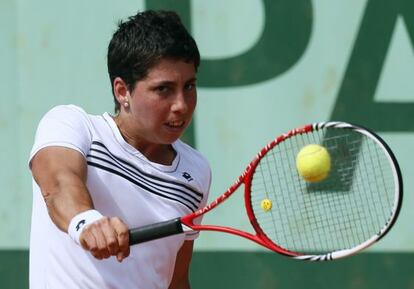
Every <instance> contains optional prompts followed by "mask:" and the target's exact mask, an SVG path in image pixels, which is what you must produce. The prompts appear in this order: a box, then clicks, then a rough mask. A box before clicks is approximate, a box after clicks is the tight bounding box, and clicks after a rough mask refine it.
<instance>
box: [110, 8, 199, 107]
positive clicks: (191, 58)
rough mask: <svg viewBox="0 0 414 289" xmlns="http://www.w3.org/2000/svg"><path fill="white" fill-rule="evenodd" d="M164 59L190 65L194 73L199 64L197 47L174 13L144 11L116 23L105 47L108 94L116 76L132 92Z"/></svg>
mask: <svg viewBox="0 0 414 289" xmlns="http://www.w3.org/2000/svg"><path fill="white" fill-rule="evenodd" d="M164 58H171V59H178V60H181V59H182V60H184V61H186V62H192V63H194V66H195V68H196V70H197V68H198V66H199V64H200V53H199V51H198V47H197V44H196V42H195V40H194V39H193V37H192V36H191V35H190V34H189V32H188V31H187V29H186V28H185V27H184V25H183V24H182V22H181V20H180V18H179V16H178V15H177V13H175V12H173V11H153V10H148V11H144V12H138V13H137V14H136V15H134V16H131V17H129V18H128V19H127V20H126V21H120V22H119V23H118V29H117V30H116V31H115V33H114V34H113V36H112V39H111V41H110V43H109V46H108V55H107V62H108V63H107V64H108V73H109V78H110V80H111V87H112V93H113V94H114V87H113V83H114V80H115V78H116V77H120V78H122V80H123V81H124V82H125V83H126V85H127V87H128V89H129V90H130V91H132V90H133V89H134V87H135V84H136V82H137V81H139V80H141V79H143V78H145V77H146V76H147V74H148V71H149V69H151V67H153V66H154V65H155V64H156V63H157V62H158V61H160V60H161V59H164ZM114 101H115V112H118V111H119V109H120V106H119V103H118V101H117V100H116V98H115V95H114Z"/></svg>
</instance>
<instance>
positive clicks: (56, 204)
mask: <svg viewBox="0 0 414 289" xmlns="http://www.w3.org/2000/svg"><path fill="white" fill-rule="evenodd" d="M31 166H32V174H33V178H34V180H35V181H36V183H37V184H38V186H39V187H40V190H41V192H42V195H43V198H44V200H45V203H46V206H47V209H48V212H49V215H50V217H51V219H52V221H53V222H54V223H55V224H56V226H57V227H58V228H59V229H61V230H62V231H64V232H67V228H68V225H69V222H70V221H71V219H72V218H73V217H74V216H75V215H77V214H78V213H80V212H82V211H86V210H88V209H91V208H93V203H92V199H91V197H90V195H89V192H88V189H87V188H86V178H87V177H86V176H87V165H86V161H85V159H84V157H83V155H81V154H80V153H79V152H77V151H75V150H72V149H68V148H62V147H47V148H44V149H42V150H40V151H39V152H38V153H37V154H36V155H35V156H34V158H33V160H32V162H31Z"/></svg>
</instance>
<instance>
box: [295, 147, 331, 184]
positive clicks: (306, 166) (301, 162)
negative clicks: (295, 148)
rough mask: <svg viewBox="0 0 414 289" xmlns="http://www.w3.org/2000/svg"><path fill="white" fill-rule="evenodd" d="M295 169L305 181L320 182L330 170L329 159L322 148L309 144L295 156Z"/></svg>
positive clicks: (327, 153)
mask: <svg viewBox="0 0 414 289" xmlns="http://www.w3.org/2000/svg"><path fill="white" fill-rule="evenodd" d="M296 168H297V169H298V173H299V175H301V176H302V177H303V178H304V179H305V180H306V181H308V182H320V181H322V180H324V179H325V178H326V177H327V176H328V174H329V171H330V170H331V157H330V155H329V152H328V151H327V150H326V148H324V147H323V146H320V145H317V144H310V145H307V146H305V147H303V148H302V149H301V150H300V151H299V153H298V155H297V156H296Z"/></svg>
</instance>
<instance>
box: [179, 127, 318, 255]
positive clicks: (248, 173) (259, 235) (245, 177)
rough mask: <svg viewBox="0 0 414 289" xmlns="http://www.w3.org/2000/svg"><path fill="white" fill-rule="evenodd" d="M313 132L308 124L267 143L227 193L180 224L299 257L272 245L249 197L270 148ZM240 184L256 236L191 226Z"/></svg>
mask: <svg viewBox="0 0 414 289" xmlns="http://www.w3.org/2000/svg"><path fill="white" fill-rule="evenodd" d="M313 130H314V127H313V125H311V124H309V125H306V126H303V127H300V128H296V129H293V130H291V131H289V132H287V133H285V134H283V135H281V136H279V137H277V138H276V139H274V140H273V141H271V142H270V143H268V144H267V145H266V146H265V147H264V148H262V149H261V150H260V152H259V153H258V154H257V155H256V157H255V158H254V159H253V161H251V162H250V164H249V165H248V166H247V168H246V169H245V171H244V172H243V173H242V174H241V175H240V177H239V178H238V179H237V181H236V182H235V183H234V184H233V185H232V186H230V187H229V188H228V189H227V191H226V192H225V193H224V194H222V195H221V196H219V197H218V198H217V199H215V200H214V201H213V202H211V203H210V204H209V205H207V206H206V207H204V208H202V209H200V210H198V211H196V212H194V213H192V214H190V215H187V216H184V217H182V218H181V223H182V224H184V225H186V226H188V227H190V228H191V229H193V230H195V231H219V232H225V233H230V234H233V235H238V236H241V237H243V238H247V239H249V240H251V241H253V242H256V243H258V244H260V245H262V246H264V247H266V248H268V249H270V250H272V251H275V252H277V253H279V254H283V255H287V256H292V257H294V256H300V255H301V254H299V253H296V252H291V251H289V250H286V249H284V248H282V247H279V246H277V245H276V244H274V243H273V242H272V241H271V240H270V239H269V238H268V237H267V236H266V234H265V233H264V232H263V231H262V229H261V228H260V226H259V224H258V223H257V220H256V217H255V216H254V213H253V208H252V202H251V198H250V197H251V196H250V190H251V181H252V177H253V173H254V171H255V169H256V167H257V165H258V164H259V162H260V160H261V159H262V158H263V156H264V155H265V154H266V153H267V152H268V151H269V150H271V149H272V148H274V147H275V146H277V145H278V144H279V143H281V142H283V141H285V140H286V139H288V138H290V137H292V136H295V135H297V134H304V133H309V132H311V131H313ZM241 184H244V202H245V208H246V212H247V216H248V218H249V220H250V223H251V225H252V226H253V228H254V230H255V231H256V235H253V234H251V233H248V232H245V231H241V230H238V229H234V228H230V227H225V226H216V225H195V224H193V220H194V219H195V218H197V217H199V216H201V215H204V214H205V213H207V212H209V211H210V210H212V209H214V208H215V207H217V206H218V205H219V204H221V203H223V202H224V201H225V200H226V199H227V198H229V197H230V196H231V195H232V194H233V193H234V192H235V191H236V190H237V189H238V188H239V187H240V185H241Z"/></svg>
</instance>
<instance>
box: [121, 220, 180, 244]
mask: <svg viewBox="0 0 414 289" xmlns="http://www.w3.org/2000/svg"><path fill="white" fill-rule="evenodd" d="M183 232H184V231H183V227H182V226H181V221H180V218H176V219H172V220H168V221H165V222H159V223H155V224H150V225H146V226H143V227H139V228H134V229H131V230H129V245H135V244H139V243H144V242H147V241H151V240H155V239H159V238H163V237H167V236H171V235H175V234H180V233H183Z"/></svg>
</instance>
